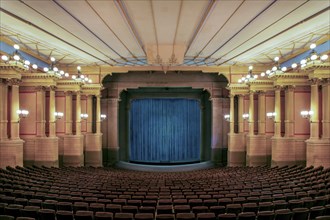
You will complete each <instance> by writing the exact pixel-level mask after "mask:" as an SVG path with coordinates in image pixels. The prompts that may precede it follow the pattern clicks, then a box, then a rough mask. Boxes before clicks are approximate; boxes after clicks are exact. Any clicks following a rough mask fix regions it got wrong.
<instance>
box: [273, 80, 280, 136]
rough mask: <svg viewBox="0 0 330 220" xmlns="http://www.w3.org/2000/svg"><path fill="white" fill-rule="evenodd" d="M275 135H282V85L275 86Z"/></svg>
mask: <svg viewBox="0 0 330 220" xmlns="http://www.w3.org/2000/svg"><path fill="white" fill-rule="evenodd" d="M274 110H275V118H274V125H275V128H274V137H281V87H280V86H275V109H274Z"/></svg>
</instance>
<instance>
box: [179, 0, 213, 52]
mask: <svg viewBox="0 0 330 220" xmlns="http://www.w3.org/2000/svg"><path fill="white" fill-rule="evenodd" d="M216 2H217V1H216V0H209V3H208V5H207V7H206V9H205V11H204V13H203V16H202V18H201V19H200V21H199V23H198V25H197V27H196V29H195V31H194V33H193V35H192V36H191V38H190V40H189V42H188V45H187V49H186V52H185V53H184V56H186V54H187V53H188V51H189V49H190V47H191V45H192V43H193V42H194V41H195V39H196V37H197V35H198V33H199V32H200V30H201V29H202V27H203V26H204V24H205V22H206V19H207V17H208V16H209V14H210V12H211V11H212V9H213V8H214V6H215V5H216V4H215V3H216Z"/></svg>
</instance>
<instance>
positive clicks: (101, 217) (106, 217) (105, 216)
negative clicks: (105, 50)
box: [94, 212, 113, 220]
mask: <svg viewBox="0 0 330 220" xmlns="http://www.w3.org/2000/svg"><path fill="white" fill-rule="evenodd" d="M94 219H95V220H113V213H111V212H96V213H95V215H94Z"/></svg>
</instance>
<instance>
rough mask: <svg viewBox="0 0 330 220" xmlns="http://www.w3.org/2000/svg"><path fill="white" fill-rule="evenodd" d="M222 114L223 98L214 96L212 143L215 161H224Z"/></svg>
mask: <svg viewBox="0 0 330 220" xmlns="http://www.w3.org/2000/svg"><path fill="white" fill-rule="evenodd" d="M222 118H223V114H222V100H221V98H218V97H214V98H212V143H211V149H212V152H211V159H212V161H214V162H215V163H222V158H223V152H222V132H221V120H222Z"/></svg>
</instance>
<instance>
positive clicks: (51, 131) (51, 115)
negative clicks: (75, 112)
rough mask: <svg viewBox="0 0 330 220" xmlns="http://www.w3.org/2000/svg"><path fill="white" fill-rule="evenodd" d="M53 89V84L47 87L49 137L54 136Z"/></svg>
mask: <svg viewBox="0 0 330 220" xmlns="http://www.w3.org/2000/svg"><path fill="white" fill-rule="evenodd" d="M55 89H56V88H55V87H54V86H51V87H50V89H49V112H48V114H49V137H56V122H55Z"/></svg>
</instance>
